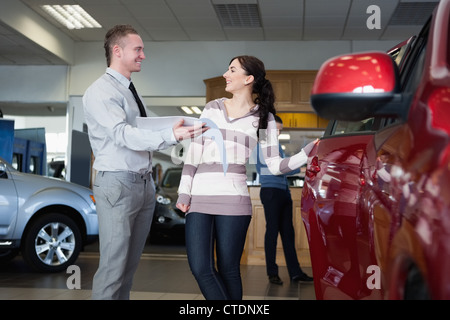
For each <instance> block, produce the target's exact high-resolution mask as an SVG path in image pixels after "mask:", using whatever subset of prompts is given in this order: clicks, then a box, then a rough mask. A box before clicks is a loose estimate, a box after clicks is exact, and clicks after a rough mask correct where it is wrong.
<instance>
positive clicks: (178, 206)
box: [177, 203, 190, 213]
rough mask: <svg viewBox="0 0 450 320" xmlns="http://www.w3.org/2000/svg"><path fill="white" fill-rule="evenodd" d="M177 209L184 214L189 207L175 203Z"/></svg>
mask: <svg viewBox="0 0 450 320" xmlns="http://www.w3.org/2000/svg"><path fill="white" fill-rule="evenodd" d="M177 208H178V209H180V210H181V211H183V212H184V213H186V212H187V211H188V210H189V208H190V206H189V205H187V204H184V203H177Z"/></svg>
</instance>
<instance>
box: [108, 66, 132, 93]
mask: <svg viewBox="0 0 450 320" xmlns="http://www.w3.org/2000/svg"><path fill="white" fill-rule="evenodd" d="M106 73H107V74H109V75H110V76H112V77H113V78H114V79H116V80H117V81H119V82H120V83H121V84H123V85H124V87H126V88H129V87H130V82H131V81H130V80H128V79H127V77H125V76H124V75H123V74H121V73H120V72H118V71H116V70H114V69H111V68H109V67H108V68H106Z"/></svg>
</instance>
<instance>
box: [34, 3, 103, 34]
mask: <svg viewBox="0 0 450 320" xmlns="http://www.w3.org/2000/svg"><path fill="white" fill-rule="evenodd" d="M41 8H42V9H43V10H44V11H45V12H47V13H48V14H49V15H50V16H52V17H53V18H54V19H55V20H56V21H58V22H59V23H60V24H62V25H63V26H65V27H66V28H67V29H83V28H101V27H102V26H101V25H100V24H99V23H98V22H97V21H95V19H94V18H92V17H91V16H90V15H89V14H88V13H87V12H86V11H84V9H83V8H82V7H80V6H79V5H62V6H60V5H43V6H41Z"/></svg>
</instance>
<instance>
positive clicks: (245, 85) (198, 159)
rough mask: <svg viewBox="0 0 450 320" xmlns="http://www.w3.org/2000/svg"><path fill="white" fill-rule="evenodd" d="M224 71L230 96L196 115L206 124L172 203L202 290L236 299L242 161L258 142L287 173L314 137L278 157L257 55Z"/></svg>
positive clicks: (246, 210) (246, 202)
mask: <svg viewBox="0 0 450 320" xmlns="http://www.w3.org/2000/svg"><path fill="white" fill-rule="evenodd" d="M223 77H224V78H225V83H226V87H225V90H226V91H227V92H230V93H232V95H233V96H232V98H230V99H227V98H219V99H216V100H212V101H210V102H208V103H207V104H206V106H205V108H204V110H203V113H202V115H201V116H200V119H203V121H205V123H206V125H207V126H208V127H209V128H210V129H209V130H208V132H207V133H206V134H203V135H202V136H201V137H198V138H196V139H193V141H192V142H191V144H190V147H189V149H188V151H187V153H186V158H185V162H184V166H183V171H182V176H181V180H180V186H179V189H178V200H177V207H178V208H179V209H180V210H181V211H183V212H186V213H187V214H186V227H185V230H186V251H187V256H188V262H189V266H190V268H191V271H192V273H193V275H194V277H195V279H196V280H197V283H198V285H199V287H200V290H201V292H202V294H203V296H204V297H205V298H206V299H208V300H211V299H213V300H222V299H233V300H241V299H242V294H243V293H242V282H241V275H240V260H241V256H242V252H243V249H244V244H245V238H246V235H247V229H248V226H249V223H250V219H251V215H252V204H251V201H250V195H249V192H248V188H247V174H246V167H245V164H246V162H247V161H248V159H249V157H250V154H251V153H252V151H253V149H254V148H255V147H256V146H257V144H258V142H259V143H260V145H261V148H262V153H263V154H264V157H265V160H266V163H267V164H268V167H269V169H270V171H271V172H272V173H273V174H282V173H286V172H290V171H292V170H294V169H296V168H299V167H300V166H302V165H303V164H305V163H306V160H307V155H308V153H309V151H310V150H311V149H312V147H313V144H311V145H308V146H306V147H305V148H303V150H302V151H300V152H299V153H298V154H295V155H294V156H292V157H290V158H285V159H283V158H282V157H280V155H279V153H278V136H277V132H276V124H275V120H274V114H275V113H276V112H275V107H274V102H275V96H274V92H273V88H272V84H271V83H270V81H269V80H267V79H266V72H265V67H264V64H263V62H262V61H261V60H259V59H258V58H256V57H253V56H238V57H235V58H233V59H231V61H230V63H229V66H228V70H227V71H226V72H225V73H224V75H223ZM253 95H255V99H253ZM215 255H217V268H216V261H215Z"/></svg>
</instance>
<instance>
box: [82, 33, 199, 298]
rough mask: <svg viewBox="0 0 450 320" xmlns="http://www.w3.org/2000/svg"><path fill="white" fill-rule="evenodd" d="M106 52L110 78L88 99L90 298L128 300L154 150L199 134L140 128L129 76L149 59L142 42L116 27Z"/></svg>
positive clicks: (150, 201)
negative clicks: (94, 241) (94, 227)
mask: <svg viewBox="0 0 450 320" xmlns="http://www.w3.org/2000/svg"><path fill="white" fill-rule="evenodd" d="M104 48H105V55H106V60H107V66H108V68H107V69H106V73H105V74H103V75H102V76H101V77H100V78H98V79H97V80H96V81H95V82H94V83H93V84H92V85H91V86H90V87H89V88H88V89H87V90H86V92H85V94H84V96H83V104H84V115H85V120H86V124H87V126H88V133H89V140H90V143H91V147H92V151H93V154H94V157H95V161H94V164H93V168H94V169H95V170H97V175H96V179H95V182H94V186H93V192H94V196H95V199H96V205H97V214H98V219H99V241H100V262H99V267H98V270H97V272H96V274H95V276H94V280H93V285H92V298H93V299H129V297H130V291H131V286H132V282H133V277H134V273H135V272H136V269H137V267H138V264H139V260H140V257H141V254H142V250H143V248H144V245H145V241H146V239H147V236H148V234H149V231H150V226H151V222H152V218H153V211H154V207H155V186H154V182H153V179H152V176H151V171H152V151H154V150H160V149H165V148H168V147H170V146H172V145H175V144H177V143H178V141H180V140H183V139H190V138H192V137H194V136H195V135H198V134H200V133H201V132H202V130H198V127H195V128H194V127H193V126H183V121H182V120H181V121H180V122H179V123H177V124H176V125H174V126H173V128H167V129H165V130H162V131H156V132H154V131H149V130H144V129H140V128H137V127H136V117H138V116H146V111H145V107H144V106H143V103H142V99H141V98H140V97H139V96H138V95H137V94H136V98H135V97H134V94H133V92H132V91H131V88H130V85H131V86H132V83H131V74H132V73H133V72H139V71H140V70H141V63H142V61H143V60H144V59H145V54H144V43H143V41H142V39H141V37H140V36H139V34H138V33H137V31H136V30H135V29H134V28H133V27H131V26H129V25H117V26H115V27H113V28H112V29H110V30H109V31H108V32H107V34H106V36H105V43H104ZM133 88H134V87H133ZM139 104H141V105H140V106H139Z"/></svg>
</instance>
